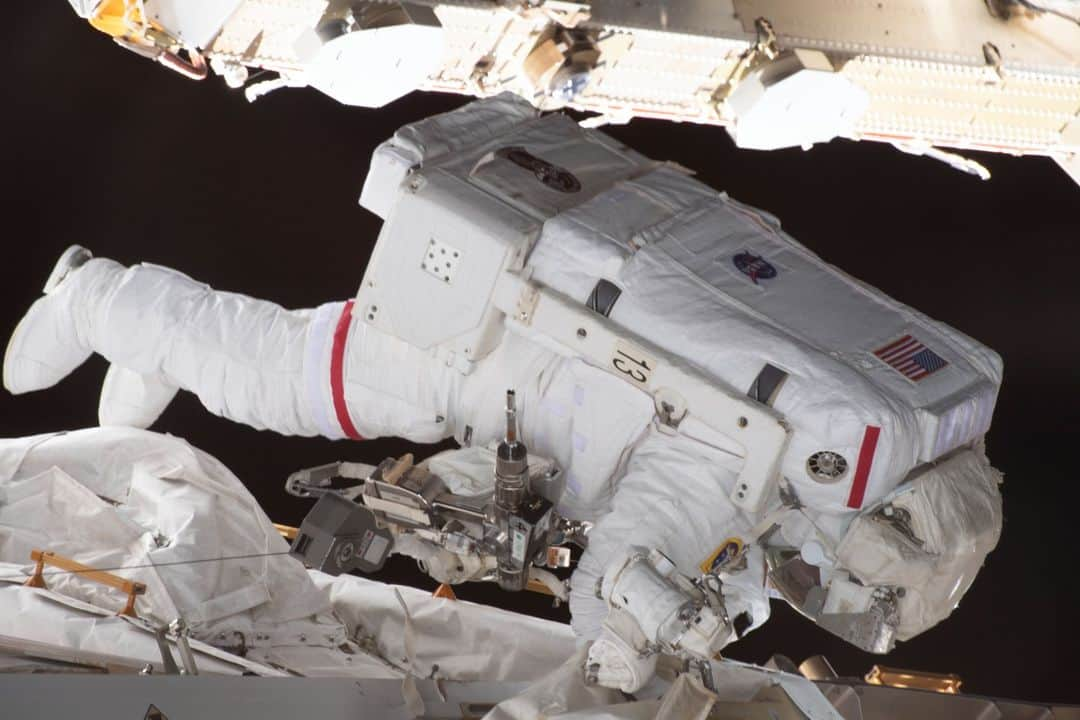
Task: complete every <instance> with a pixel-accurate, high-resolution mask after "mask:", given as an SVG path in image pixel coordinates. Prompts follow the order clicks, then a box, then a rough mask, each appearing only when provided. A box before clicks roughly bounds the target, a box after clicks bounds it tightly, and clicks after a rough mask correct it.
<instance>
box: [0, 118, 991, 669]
mask: <svg viewBox="0 0 1080 720" xmlns="http://www.w3.org/2000/svg"><path fill="white" fill-rule="evenodd" d="M361 202H362V203H363V204H364V205H365V206H366V207H368V208H369V209H371V210H373V211H374V212H376V213H377V214H379V215H380V216H382V217H384V218H385V219H386V223H385V225H384V227H383V231H382V233H381V235H380V239H379V243H378V245H377V247H376V250H375V254H374V256H373V259H372V262H371V264H370V265H369V267H368V269H367V272H366V274H365V277H364V280H363V284H362V286H361V290H360V293H359V295H358V296H357V298H356V299H354V300H349V301H347V302H344V303H342V302H338V303H329V304H327V305H323V306H321V307H319V308H316V309H313V310H295V311H289V310H285V309H282V308H281V307H279V306H277V305H274V304H272V303H269V302H265V301H261V300H256V299H252V298H249V297H245V296H241V295H235V294H229V293H222V292H217V291H214V290H212V289H210V288H209V287H207V286H205V285H202V284H199V283H197V282H195V281H193V280H191V279H189V278H187V277H186V276H183V275H181V274H179V273H176V272H174V271H172V270H168V269H165V268H161V267H157V266H152V265H137V266H134V267H130V268H125V267H123V266H121V265H119V264H118V263H115V262H112V261H110V260H106V259H89V254H88V253H86V252H85V251H82V250H81V249H75V250H72V251H70V252H69V253H68V254H67V255H65V257H64V258H62V259H61V262H60V263H59V264H58V266H57V269H56V271H54V277H52V278H50V280H49V283H48V284H47V286H46V292H47V294H46V295H45V296H44V297H43V298H41V299H39V300H38V301H37V302H36V303H35V304H34V306H33V307H32V308H31V309H30V311H29V312H28V313H27V315H26V317H25V318H24V319H23V321H22V322H21V323H20V325H19V326H18V328H17V329H16V331H15V333H14V335H13V336H12V339H11V342H10V344H9V346H8V350H7V354H6V356H5V359H4V384H5V387H7V388H8V390H10V391H11V392H16V393H21V392H29V391H33V390H38V389H42V388H45V387H49V386H51V385H52V384H54V383H56V382H58V381H59V380H60V379H62V378H63V377H64V376H66V375H67V374H68V373H70V372H71V371H72V370H73V369H74V368H75V367H77V366H78V365H79V364H81V363H82V362H83V361H84V360H85V359H86V358H87V357H88V356H89V355H90V353H92V352H97V353H100V354H101V355H103V356H105V357H106V358H107V359H108V360H109V361H110V362H111V363H112V364H113V366H112V368H111V369H110V371H109V375H108V377H107V378H106V382H105V385H104V387H103V391H102V401H101V408H100V414H101V420H102V422H103V424H117V423H119V424H132V425H137V426H147V425H149V424H150V423H152V422H153V421H154V420H155V419H156V418H157V416H158V415H159V414H160V412H161V411H162V410H163V409H164V407H165V406H166V405H167V403H168V402H169V400H170V399H171V398H172V396H173V393H175V392H176V389H177V388H183V389H186V390H189V391H191V392H194V393H196V394H197V395H198V396H199V398H200V399H201V400H202V402H203V404H204V405H205V406H206V407H207V408H208V409H209V410H211V411H212V412H214V413H217V414H219V415H222V416H225V417H228V418H231V419H234V420H236V421H239V422H243V423H246V424H248V425H251V426H253V427H256V428H269V429H272V430H275V431H277V432H281V433H286V434H299V435H324V436H327V437H332V438H342V437H351V438H354V439H362V438H372V437H378V436H385V435H394V436H401V437H405V438H408V439H410V440H414V441H418V442H432V441H436V440H440V439H443V438H446V437H450V436H454V437H455V438H456V439H457V440H458V441H459V442H461V443H463V444H473V445H486V444H489V443H492V442H494V441H496V440H497V439H498V438H499V437H501V434H502V425H501V424H500V417H501V413H500V409H501V405H502V398H503V394H504V391H505V390H506V389H507V388H514V389H515V390H516V391H517V397H518V408H519V416H520V419H521V426H522V430H523V436H524V439H525V442H526V443H527V444H528V446H529V448H530V450H532V451H534V452H537V453H539V454H541V455H544V456H546V457H550V458H552V459H554V460H555V461H556V462H557V463H558V464H559V466H560V467H561V468H562V469H563V471H564V478H565V492H564V493H563V495H562V498H561V501H560V503H559V512H560V513H561V514H562V515H564V516H565V517H568V518H571V519H580V520H588V521H592V522H594V523H595V526H594V527H593V528H592V530H591V532H590V533H589V535H588V548H587V550H586V551H585V553H584V554H583V555H582V558H581V561H580V563H579V565H578V567H577V569H576V570H575V572H574V575H573V578H572V589H571V594H570V607H571V612H572V615H573V621H572V622H573V627H574V629H575V631H576V632H577V633H578V634H579V635H581V636H583V637H585V638H597V637H600V638H601V640H600V641H599V642H597V643H595V644H594V645H593V649H592V652H591V654H590V660H589V665H590V667H591V672H592V673H593V675H594V676H595V678H596V679H597V680H598V681H599V682H600V683H602V684H607V685H610V686H617V687H622V688H623V689H625V690H628V691H630V690H633V689H635V688H637V687H639V686H640V685H641V684H642V683H643V682H645V681H646V680H647V679H648V676H649V674H650V670H651V667H652V664H654V663H655V651H656V650H657V649H667V650H673V651H678V650H682V651H685V654H687V655H689V656H697V657H705V658H708V657H710V656H711V655H712V654H714V653H715V652H716V651H717V650H719V647H720V646H721V645H722V644H723V643H725V642H727V641H729V640H730V639H733V638H734V637H736V636H737V635H741V634H742V633H744V632H746V631H748V630H749V629H752V628H753V627H756V626H757V625H759V624H761V623H762V622H764V621H765V619H766V618H767V616H768V594H769V588H770V587H771V588H772V589H773V590H775V591H777V592H779V593H780V594H781V595H782V596H783V597H784V598H785V599H786V600H787V601H788V602H790V603H792V604H793V605H794V606H795V607H796V608H797V609H799V610H800V611H801V612H803V613H804V614H806V615H807V616H808V617H810V618H812V619H813V620H815V621H816V622H818V623H819V624H821V625H822V626H823V627H826V628H827V629H829V630H831V631H832V632H835V633H836V634H838V635H840V636H841V637H844V638H845V639H848V640H849V641H851V642H854V643H856V644H858V645H859V646H860V647H863V648H865V649H868V650H873V651H877V652H884V651H887V650H888V649H889V648H891V646H892V644H893V642H894V641H895V639H897V638H899V639H907V638H909V637H912V636H914V635H916V634H918V633H919V632H922V631H923V630H925V629H926V628H928V627H930V626H932V625H934V624H936V623H937V622H939V621H940V620H941V619H943V618H944V617H946V616H947V615H948V614H949V613H950V612H951V610H952V608H953V607H955V605H956V602H957V601H958V600H959V597H960V596H961V595H962V594H963V593H964V592H965V591H966V590H967V588H968V587H969V585H970V583H971V581H972V580H973V578H974V575H975V573H976V572H977V570H978V568H979V567H980V565H981V564H982V561H983V559H984V558H985V556H986V554H987V553H988V552H989V551H990V550H991V549H992V548H993V547H994V545H995V544H996V542H997V537H998V534H999V532H1000V527H1001V508H1000V495H999V492H998V489H997V482H998V479H999V478H998V475H997V473H996V472H995V471H994V470H993V469H992V468H991V467H990V466H989V464H988V462H987V460H986V458H985V456H984V455H983V452H982V448H981V439H982V437H983V435H984V434H985V432H986V430H987V429H988V427H989V424H990V418H991V415H992V412H993V406H994V402H995V400H996V394H997V388H998V386H999V385H1000V380H1001V363H1000V359H999V358H998V357H997V355H996V354H994V353H993V352H992V351H991V350H989V349H987V348H985V347H984V346H982V345H980V344H978V343H977V342H975V341H973V340H971V339H970V338H967V337H966V336H964V335H962V334H961V333H958V332H956V331H955V330H953V329H951V328H948V327H947V326H944V325H942V324H940V323H936V322H934V321H932V320H930V319H928V318H926V317H925V316H923V315H921V314H919V313H917V312H916V311H914V310H912V309H911V308H908V307H906V306H904V305H901V304H900V303H897V302H895V301H893V300H891V299H889V298H887V297H885V296H884V295H882V294H881V293H879V292H877V291H876V290H874V289H872V288H869V287H867V286H865V285H863V284H861V283H859V282H858V281H856V280H853V279H852V278H849V277H848V276H846V275H844V274H843V273H841V272H839V271H838V270H836V269H835V268H832V267H831V266H828V265H826V264H825V263H824V262H822V261H821V260H820V259H819V258H817V257H816V256H815V255H813V254H812V253H810V252H809V251H808V250H806V249H805V248H804V247H802V246H801V245H799V244H798V243H796V242H795V241H794V240H792V239H791V238H790V237H788V236H787V235H785V234H784V233H783V232H782V231H781V230H780V228H779V223H778V222H777V221H776V220H775V219H774V218H771V217H769V216H767V215H764V214H762V213H760V212H758V211H755V210H753V209H751V208H747V207H746V206H743V205H741V204H739V203H736V202H734V201H732V200H730V199H728V198H727V197H726V196H724V195H721V194H717V193H716V192H715V191H712V190H710V189H709V188H707V187H705V186H703V185H701V184H700V183H698V182H696V181H695V180H693V179H692V178H690V177H689V176H688V175H687V174H686V173H685V172H684V171H682V170H680V169H678V168H673V167H670V166H666V165H663V164H659V163H655V162H652V161H649V160H648V159H646V158H643V157H642V156H640V155H638V154H637V153H634V152H633V151H632V150H630V149H629V148H626V147H625V146H621V145H619V144H618V143H617V142H615V141H613V140H612V139H610V138H608V137H607V136H604V135H602V134H600V133H597V132H595V131H585V130H582V129H580V128H579V127H578V126H577V125H575V124H574V123H572V122H571V121H569V120H568V119H567V118H565V117H563V116H559V115H550V116H544V117H537V116H536V115H535V112H534V111H533V110H532V108H531V107H529V106H528V105H527V104H525V103H522V102H521V101H518V100H515V99H512V98H506V97H500V98H494V99H491V100H485V101H478V102H476V103H473V104H471V105H469V106H466V107H465V108H463V109H461V110H458V111H455V112H452V113H448V114H446V115H442V116H437V117H435V118H431V119H429V120H426V121H423V122H420V123H416V124H414V125H411V126H407V127H405V128H403V129H402V130H401V131H399V132H398V133H397V135H395V137H394V138H393V139H391V140H390V141H388V142H387V143H384V145H383V146H381V147H380V148H379V150H378V151H376V154H375V157H374V158H373V162H372V170H371V173H370V174H369V177H368V180H367V183H366V185H365V189H364V195H363V196H362V198H361ZM702 576H704V581H698V579H699V578H702ZM766 576H768V577H766ZM446 579H449V580H451V581H462V580H466V579H468V578H467V577H450V578H446ZM710 583H712V584H711V585H710ZM710 588H711V590H710ZM714 591H715V592H714ZM688 597H696V598H698V600H699V601H700V602H698V603H697V605H694V606H693V608H691V611H687V610H686V608H687V607H689V606H688V605H686V604H685V603H684V602H683V601H684V600H686V598H688ZM702 597H704V598H706V600H708V602H706V600H702V599H701V598H702ZM705 605H708V606H709V607H711V608H712V610H713V611H714V612H713V614H712V615H711V616H710V617H712V618H714V619H715V620H717V622H718V624H719V626H722V627H718V628H717V629H716V631H715V632H714V633H712V634H711V635H710V636H709V639H708V640H707V641H706V642H705V643H704V645H702V644H701V643H697V644H695V643H694V642H691V641H690V634H691V632H690V631H691V630H692V629H693V628H692V626H693V625H694V624H695V623H700V619H701V618H702V617H704V616H703V615H702V614H701V613H700V612H698V611H700V610H701V608H702V607H703V606H705ZM609 611H611V612H609ZM706 614H707V613H706ZM605 618H606V620H605ZM705 624H706V625H708V623H705Z"/></svg>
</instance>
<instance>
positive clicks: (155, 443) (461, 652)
mask: <svg viewBox="0 0 1080 720" xmlns="http://www.w3.org/2000/svg"><path fill="white" fill-rule="evenodd" d="M33 549H43V550H50V551H53V552H55V553H57V554H59V555H62V556H65V557H68V558H71V559H74V560H76V561H78V562H81V563H83V564H84V565H88V566H91V567H94V568H99V569H109V568H116V569H117V570H116V571H115V574H117V575H119V576H121V577H124V578H126V579H130V580H134V581H138V582H142V583H144V584H146V586H147V591H146V594H145V595H143V596H140V597H139V598H138V599H137V601H136V606H135V607H136V611H137V612H138V613H139V615H140V617H141V618H142V619H144V620H145V621H146V622H149V623H151V624H153V625H158V626H160V625H165V624H168V623H169V622H171V621H172V620H173V619H175V618H183V619H185V620H186V621H187V622H188V624H189V626H190V627H191V630H192V636H193V637H194V638H196V639H198V640H201V641H203V642H206V643H208V644H210V645H214V646H217V647H221V648H225V649H227V650H229V651H231V652H240V653H242V654H244V655H245V656H246V657H247V658H248V659H249V660H254V661H256V662H262V663H268V664H271V665H274V666H277V667H284V668H288V669H290V670H291V671H293V672H297V673H300V674H303V675H307V676H317V675H330V676H335V675H343V674H344V675H353V676H357V677H404V676H405V675H407V674H409V673H412V674H416V675H420V676H422V677H432V676H435V677H439V678H444V679H451V680H461V681H469V680H475V679H480V678H483V679H485V680H520V681H525V680H531V679H534V678H536V677H537V676H539V675H542V674H545V673H547V672H550V671H551V670H553V669H554V668H556V667H558V666H559V665H560V664H562V662H563V661H564V660H565V659H566V658H567V657H568V656H569V655H571V654H572V653H573V652H574V649H575V642H576V641H575V639H574V637H573V633H572V632H571V630H570V628H569V626H567V625H562V624H559V623H552V622H548V621H544V620H538V619H535V618H530V617H523V616H520V615H517V614H514V613H510V612H505V611H502V610H498V609H495V608H489V607H485V606H481V605H475V604H472V603H467V602H460V601H455V602H450V601H446V600H443V599H441V598H433V597H431V596H430V594H428V593H425V592H423V591H420V590H416V589H414V588H407V587H395V586H390V585H386V584H384V583H379V582H374V581H370V580H365V579H363V578H358V577H352V576H342V577H339V578H331V577H329V576H327V575H323V574H322V573H318V572H315V571H312V572H311V573H310V575H309V572H308V571H307V570H305V569H304V567H303V566H302V565H301V564H300V562H298V561H297V560H295V559H294V558H292V557H290V556H289V555H287V554H286V553H287V550H288V544H287V543H286V542H285V541H284V540H283V539H282V538H281V536H280V535H279V534H278V533H277V531H276V530H275V529H274V526H273V524H272V523H271V521H270V519H269V518H268V517H266V515H265V514H264V513H263V512H262V510H261V509H260V508H259V507H258V505H257V504H256V502H255V499H254V498H253V497H252V496H251V494H250V493H249V492H248V491H247V489H246V488H244V486H243V485H242V484H241V482H240V481H239V480H238V479H237V478H236V477H235V476H234V475H233V474H232V473H231V472H229V470H228V469H227V468H225V467H224V466H223V465H222V464H221V463H220V462H218V461H217V460H215V459H214V458H213V457H211V456H209V455H207V454H206V453H204V452H201V451H199V450H197V449H196V448H193V447H192V446H191V445H189V444H188V443H186V442H184V441H183V440H180V439H178V438H174V437H171V436H166V435H159V434H156V433H152V432H147V431H143V430H134V429H129V428H96V429H90V430H81V431H77V432H71V433H62V434H56V435H42V436H37V437H32V438H25V439H13V440H0V567H2V572H0V618H6V619H7V621H8V622H7V624H5V623H3V622H0V635H9V636H13V637H21V638H24V639H27V640H32V641H36V642H45V643H49V644H54V645H59V646H66V647H71V648H83V649H89V650H93V651H95V652H102V653H107V654H108V653H111V654H117V655H121V656H126V657H131V658H133V659H135V660H136V661H138V662H139V663H142V662H150V661H154V660H155V659H160V657H159V656H158V655H157V650H156V645H155V643H154V640H153V638H152V636H150V635H148V634H146V633H144V632H139V631H137V630H135V629H134V628H130V627H129V623H128V621H126V620H123V619H120V618H116V617H112V616H111V615H112V614H113V613H115V612H117V611H118V610H120V608H122V607H123V605H124V602H125V596H124V594H123V593H121V592H119V591H117V590H115V589H113V588H110V587H108V586H105V585H101V584H98V583H95V582H92V581H90V580H87V579H85V578H80V577H79V576H78V575H75V574H71V573H65V572H63V571H58V570H56V569H54V568H46V570H45V573H44V575H45V580H46V583H47V585H48V588H47V589H44V590H38V589H33V588H24V587H20V586H19V584H20V583H21V582H22V581H23V580H24V579H25V578H28V577H29V575H30V573H31V572H32V569H33V565H32V563H30V562H29V559H30V551H31V550H33ZM3 582H7V583H10V584H9V585H7V586H4V585H3V584H2V583H3ZM61 601H62V602H64V603H66V605H60V604H58V602H61Z"/></svg>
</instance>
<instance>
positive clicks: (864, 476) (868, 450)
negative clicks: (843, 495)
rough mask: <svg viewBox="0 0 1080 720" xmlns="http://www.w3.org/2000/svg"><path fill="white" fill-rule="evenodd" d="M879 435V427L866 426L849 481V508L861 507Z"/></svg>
mask: <svg viewBox="0 0 1080 720" xmlns="http://www.w3.org/2000/svg"><path fill="white" fill-rule="evenodd" d="M879 435H881V428H879V427H874V426H873V425H867V426H866V432H865V433H863V439H862V446H861V447H860V448H859V462H858V463H857V464H856V465H855V479H854V480H853V481H852V483H851V494H850V495H848V499H847V506H848V507H849V508H855V509H856V510H858V509H859V508H861V507H862V503H863V496H864V495H866V481H867V480H869V479H870V466H871V465H873V464H874V451H875V450H877V441H878V436H879Z"/></svg>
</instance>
